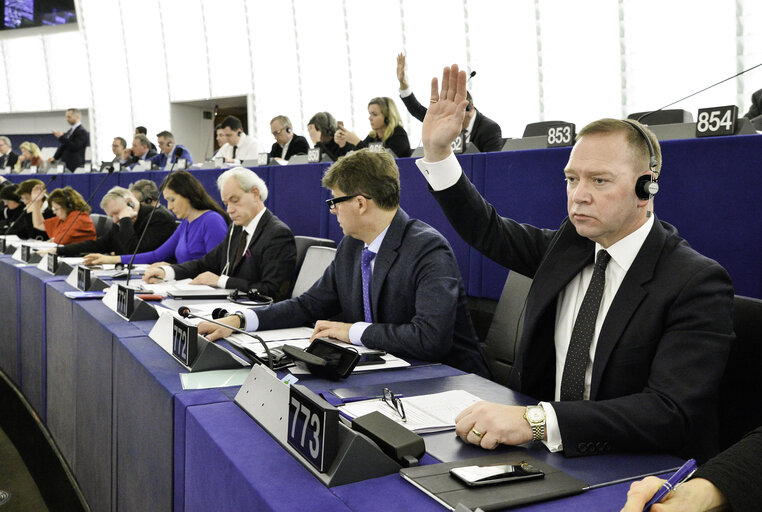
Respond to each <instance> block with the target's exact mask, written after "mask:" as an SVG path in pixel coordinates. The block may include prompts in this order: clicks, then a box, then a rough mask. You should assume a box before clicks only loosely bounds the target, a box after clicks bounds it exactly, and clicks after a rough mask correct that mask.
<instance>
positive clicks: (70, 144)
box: [53, 125, 90, 172]
mask: <svg viewBox="0 0 762 512" xmlns="http://www.w3.org/2000/svg"><path fill="white" fill-rule="evenodd" d="M58 142H59V143H60V144H61V145H60V146H58V149H57V150H56V153H55V155H53V158H54V159H55V160H60V161H62V162H63V163H64V164H65V165H66V168H67V169H69V170H70V171H72V172H74V171H75V170H77V167H81V166H83V165H85V149H87V146H89V145H90V133H88V131H87V130H85V127H84V126H82V125H79V126H77V129H76V130H74V131H73V132H72V133H71V135H69V136H67V135H66V134H63V135H61V136H60V137H58Z"/></svg>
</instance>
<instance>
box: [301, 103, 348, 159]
mask: <svg viewBox="0 0 762 512" xmlns="http://www.w3.org/2000/svg"><path fill="white" fill-rule="evenodd" d="M337 129H338V125H337V123H336V119H334V117H333V116H332V115H331V113H330V112H318V113H317V114H315V115H314V116H312V118H311V119H310V122H309V123H307V131H308V132H309V134H310V139H312V144H313V145H314V146H315V147H316V148H319V149H320V152H321V154H325V155H328V158H330V159H331V160H333V161H334V162H335V161H336V159H337V158H338V157H339V150H340V148H339V145H338V144H336V141H335V140H333V136H334V134H335V133H336V130H337Z"/></svg>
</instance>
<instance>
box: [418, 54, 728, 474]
mask: <svg viewBox="0 0 762 512" xmlns="http://www.w3.org/2000/svg"><path fill="white" fill-rule="evenodd" d="M465 91H466V74H465V72H463V71H460V72H459V71H458V67H457V65H453V66H452V68H450V67H446V68H445V69H444V73H443V77H442V89H441V91H440V90H438V86H437V79H436V78H435V79H433V80H432V86H431V99H430V103H429V109H428V113H427V114H426V118H425V120H424V123H423V148H424V158H423V159H422V160H419V161H417V162H416V163H417V164H418V166H419V168H420V169H421V172H422V173H423V174H424V176H425V178H426V180H427V181H428V182H429V185H430V186H431V188H432V190H433V194H434V197H435V199H436V200H437V201H438V202H439V203H440V205H441V207H442V209H443V210H444V212H445V213H446V215H447V217H448V219H450V222H451V223H452V225H453V227H455V229H456V230H457V231H458V233H459V234H460V236H462V237H463V239H464V240H465V241H466V242H468V243H469V244H470V245H472V246H473V247H474V248H476V249H478V250H479V251H480V252H482V253H483V254H484V255H485V256H487V257H489V258H491V259H493V260H494V261H496V262H497V263H499V264H502V265H504V266H506V267H508V268H510V269H511V271H517V272H519V273H521V274H523V275H526V276H528V277H531V278H533V283H532V287H531V289H530V291H529V294H528V297H527V299H526V303H525V307H524V314H525V316H524V324H523V332H522V335H521V338H520V343H519V346H518V348H517V354H516V361H515V365H514V368H513V371H512V373H511V375H510V377H509V382H508V385H509V387H511V388H512V389H514V390H517V391H520V392H522V393H525V394H527V395H529V396H531V397H533V398H535V399H538V400H541V401H542V402H541V403H540V404H539V405H537V406H530V407H519V406H508V405H501V404H496V403H488V402H480V403H478V404H475V405H473V406H472V407H469V408H467V409H466V410H464V411H462V412H461V413H460V414H459V415H458V416H457V417H456V433H457V434H458V436H460V438H461V439H462V440H463V441H465V442H467V443H472V444H478V445H480V446H482V447H483V448H486V449H494V448H496V447H497V446H498V445H500V444H507V445H519V444H523V443H526V442H529V441H532V440H538V441H542V442H544V443H545V444H546V446H547V447H548V448H549V449H550V450H551V451H560V450H563V452H564V454H565V455H567V456H580V455H592V454H599V453H606V452H609V451H611V452H614V451H645V452H652V453H655V452H668V453H673V454H679V455H681V456H684V457H688V456H690V457H695V458H696V459H697V460H700V461H703V460H706V459H707V458H709V457H710V456H712V455H714V454H715V453H716V452H717V449H718V445H717V436H718V421H717V409H716V407H717V389H718V388H719V384H720V380H721V378H722V375H723V372H724V370H725V363H726V361H727V358H728V354H729V350H730V346H731V343H732V341H733V339H734V335H733V326H732V317H731V311H732V305H733V286H732V283H731V281H730V277H729V276H728V274H727V272H726V271H725V269H723V268H722V267H721V266H720V265H719V264H718V263H717V262H715V261H713V260H710V259H709V258H706V257H704V256H702V255H700V254H698V253H697V252H696V251H694V250H693V249H691V248H690V246H689V245H688V244H687V243H686V242H685V240H683V239H682V238H680V237H679V236H678V234H677V230H676V229H675V228H674V227H673V226H671V225H669V224H667V223H666V222H663V221H660V220H657V219H656V218H655V216H654V215H652V214H651V213H652V211H653V199H652V197H651V196H650V195H649V193H648V192H646V193H645V194H644V193H643V191H642V190H638V187H637V186H636V183H640V184H645V185H653V182H652V179H655V178H658V174H659V170H660V167H661V150H660V148H659V143H658V141H657V139H656V137H655V136H654V135H653V134H652V133H651V132H649V131H648V130H647V129H646V128H645V127H643V126H642V125H639V124H636V123H628V122H626V121H619V120H615V119H603V120H600V121H595V122H593V123H591V124H589V125H588V126H586V127H585V128H583V129H582V130H581V131H580V133H579V135H578V137H577V141H576V143H575V145H574V148H573V149H572V151H571V154H570V156H569V161H568V163H567V165H566V168H565V169H564V174H565V177H566V194H567V209H568V215H569V216H568V218H566V219H565V220H564V221H563V222H562V223H561V225H560V227H559V228H558V229H556V230H550V229H539V228H536V227H534V226H530V225H528V224H519V223H518V222H515V221H513V220H511V219H508V218H504V217H500V216H499V215H498V213H497V211H496V210H495V209H494V207H492V206H491V205H490V204H489V203H487V202H486V201H485V200H484V198H482V197H481V196H480V194H479V193H478V191H477V190H476V189H475V188H474V186H473V185H472V184H471V183H470V182H469V180H468V179H467V178H466V177H465V175H464V174H463V172H462V171H461V169H460V165H459V163H458V161H457V159H456V158H455V156H454V155H453V154H452V151H451V149H450V143H451V142H452V141H453V140H454V139H455V137H456V136H457V135H458V133H459V132H460V127H461V123H462V120H463V117H464V115H465V109H466V105H467V100H466V94H465ZM559 174H560V173H559ZM643 176H645V177H644V178H642V177H643ZM506 193H507V194H512V193H513V194H516V193H526V191H506ZM653 193H655V191H654V189H651V190H650V194H651V195H652V194H653ZM594 262H595V263H594Z"/></svg>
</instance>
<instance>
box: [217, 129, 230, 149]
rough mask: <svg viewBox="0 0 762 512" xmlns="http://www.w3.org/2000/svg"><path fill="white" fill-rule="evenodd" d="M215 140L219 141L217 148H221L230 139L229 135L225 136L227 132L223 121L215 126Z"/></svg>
mask: <svg viewBox="0 0 762 512" xmlns="http://www.w3.org/2000/svg"><path fill="white" fill-rule="evenodd" d="M214 140H215V141H216V142H217V150H219V149H221V148H222V146H224V145H225V143H226V142H227V141H228V139H227V137H225V132H224V131H223V129H222V123H220V124H218V125H217V126H215V127H214Z"/></svg>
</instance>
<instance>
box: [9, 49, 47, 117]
mask: <svg viewBox="0 0 762 512" xmlns="http://www.w3.org/2000/svg"><path fill="white" fill-rule="evenodd" d="M4 46H5V52H6V57H5V65H6V67H7V69H6V72H7V76H8V91H9V92H8V95H9V97H10V101H11V110H12V111H14V112H30V111H36V110H50V94H49V92H48V72H47V69H46V67H45V51H44V49H43V44H42V38H41V37H40V36H32V37H18V38H13V39H7V40H6V41H5V45H4Z"/></svg>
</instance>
